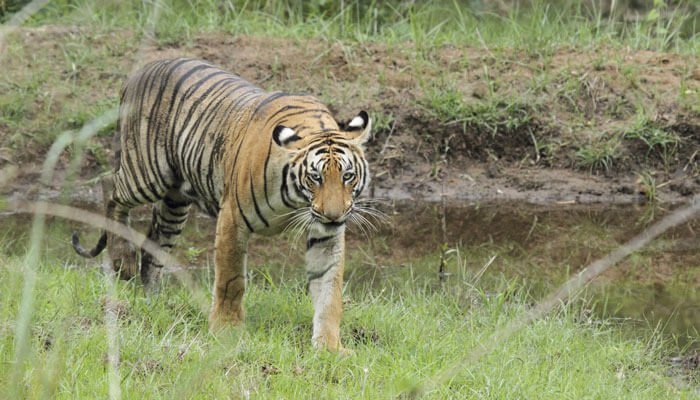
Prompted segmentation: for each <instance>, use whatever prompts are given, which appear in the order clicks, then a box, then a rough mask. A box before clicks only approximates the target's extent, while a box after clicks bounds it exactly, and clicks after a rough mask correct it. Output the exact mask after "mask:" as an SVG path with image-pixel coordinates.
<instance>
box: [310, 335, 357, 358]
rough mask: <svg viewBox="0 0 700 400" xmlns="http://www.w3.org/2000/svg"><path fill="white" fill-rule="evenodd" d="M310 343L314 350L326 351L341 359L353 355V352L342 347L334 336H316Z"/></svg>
mask: <svg viewBox="0 0 700 400" xmlns="http://www.w3.org/2000/svg"><path fill="white" fill-rule="evenodd" d="M311 342H312V343H313V346H314V348H316V349H318V350H327V351H330V352H332V353H337V354H338V355H340V356H343V357H349V356H352V355H353V354H355V352H354V351H353V350H351V349H348V348H345V347H343V345H341V344H340V339H339V338H338V337H337V336H335V335H328V336H317V337H314V338H312V339H311Z"/></svg>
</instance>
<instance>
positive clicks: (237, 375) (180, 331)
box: [0, 256, 693, 399]
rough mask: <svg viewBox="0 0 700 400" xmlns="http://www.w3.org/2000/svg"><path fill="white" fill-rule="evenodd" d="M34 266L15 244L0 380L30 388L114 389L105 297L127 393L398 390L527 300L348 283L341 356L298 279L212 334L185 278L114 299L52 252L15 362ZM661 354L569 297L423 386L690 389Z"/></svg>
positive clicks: (95, 279) (546, 394)
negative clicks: (317, 339)
mask: <svg viewBox="0 0 700 400" xmlns="http://www.w3.org/2000/svg"><path fill="white" fill-rule="evenodd" d="M25 267H26V266H25V265H23V262H22V259H21V258H18V257H14V256H12V257H9V258H8V257H3V263H2V266H1V268H0V291H1V292H2V293H3V299H4V300H3V302H2V303H1V305H0V329H2V331H3V334H2V335H1V336H0V337H2V339H0V362H1V363H2V365H3V368H2V372H1V373H0V388H2V390H3V393H11V394H17V395H19V397H22V398H43V397H47V396H48V397H51V398H71V399H73V398H106V397H108V395H109V392H108V390H109V389H108V388H109V385H108V370H109V368H108V362H107V359H108V357H107V352H108V344H107V335H108V327H107V325H106V316H105V315H106V314H105V305H106V304H112V306H111V307H112V308H111V309H112V310H113V312H114V315H116V326H115V330H113V331H112V333H113V334H115V335H116V338H117V340H118V347H119V364H118V381H119V385H118V386H119V388H120V390H121V395H122V398H124V399H128V398H246V397H247V396H248V395H250V396H259V397H264V398H312V397H313V398H390V397H394V396H395V395H397V394H398V393H402V392H404V391H407V390H410V389H411V388H412V387H413V385H415V384H417V383H419V382H421V381H422V380H425V379H427V378H430V377H431V376H433V375H435V374H436V373H438V372H440V371H441V370H442V369H444V368H447V367H449V366H451V365H453V364H454V363H455V362H459V360H460V359H461V358H462V357H464V356H465V355H466V354H468V353H469V352H470V351H471V350H475V349H479V348H480V346H481V345H482V344H486V343H488V340H489V337H490V335H491V334H493V333H494V331H496V330H498V329H499V328H500V327H503V326H504V325H505V324H506V323H507V322H508V321H510V320H512V319H513V318H514V317H515V316H517V315H519V314H521V313H523V312H525V311H526V309H527V306H526V304H527V301H528V296H527V295H526V294H525V293H524V292H521V291H517V290H516V291H514V292H513V291H510V292H508V291H503V292H501V293H500V294H496V295H493V294H490V295H486V294H485V292H483V291H481V290H476V289H466V288H465V289H464V290H460V291H456V292H453V291H444V290H441V289H440V287H439V286H438V287H431V286H425V285H423V284H421V283H420V280H419V279H416V280H414V281H406V282H404V283H403V284H398V285H390V286H385V287H384V288H383V289H382V290H380V291H376V290H372V289H370V288H369V287H366V288H362V287H355V288H354V289H348V290H347V291H346V292H347V293H346V313H345V316H344V321H343V339H344V342H345V344H346V346H347V347H349V348H350V349H352V350H353V351H354V355H352V356H349V357H340V356H336V355H334V354H330V353H326V352H319V351H316V350H314V349H313V348H312V347H311V346H310V340H309V338H310V322H311V315H312V307H311V304H310V301H309V299H308V297H307V296H306V295H305V293H304V290H303V287H304V284H303V282H302V281H301V280H299V279H298V278H292V279H291V280H288V281H286V282H284V283H281V284H270V282H269V281H266V280H265V279H262V278H261V277H260V275H258V277H257V279H256V278H255V277H254V278H253V279H252V284H251V285H250V286H249V290H248V293H247V294H246V304H247V311H248V318H247V321H246V324H245V326H244V327H242V328H239V329H237V330H234V331H232V332H230V333H229V334H224V335H222V336H219V337H214V336H212V335H210V334H209V333H208V331H207V323H206V316H205V314H203V313H202V312H201V311H200V309H199V307H198V306H197V304H195V303H194V302H193V301H192V300H191V296H190V294H189V292H188V291H187V290H186V289H184V288H182V287H180V286H178V285H175V284H172V285H167V286H166V287H165V288H164V290H163V291H162V292H161V293H160V294H159V295H158V296H155V297H152V298H147V297H145V296H144V294H143V292H142V290H141V289H140V288H138V286H135V285H134V284H130V283H124V282H117V286H116V289H115V292H114V298H113V299H112V300H111V302H109V301H108V300H107V299H108V298H110V294H109V293H110V290H109V285H108V283H107V280H106V277H105V276H104V275H103V274H101V273H100V272H99V271H98V270H97V268H95V267H74V266H71V265H70V264H69V265H66V264H64V263H61V262H60V261H59V260H57V259H51V260H44V261H42V262H41V264H40V265H39V267H38V271H37V273H38V276H37V282H38V283H37V286H36V288H35V290H34V294H35V309H34V316H33V318H32V322H31V329H30V332H31V334H30V338H29V348H28V352H27V354H25V355H24V358H23V359H24V362H23V363H21V364H19V365H18V364H16V363H15V362H14V361H13V360H14V358H15V353H14V347H15V345H14V342H13V341H14V335H13V327H14V321H15V320H16V319H17V317H18V315H17V310H18V303H19V299H20V298H21V297H22V296H21V291H22V289H21V288H22V281H23V273H22V271H23V268H25ZM299 275H301V274H299ZM266 282H267V284H266ZM350 285H352V283H351V284H350ZM202 286H203V287H205V288H206V287H208V280H207V279H204V281H203V283H202ZM505 287H507V286H505ZM505 287H503V288H505ZM503 288H502V289H503ZM661 359H662V349H661V347H660V346H659V342H657V341H654V340H650V341H641V340H630V339H628V338H625V337H624V336H623V335H622V334H621V331H620V329H619V328H618V327H616V326H615V325H611V324H609V323H606V322H605V321H597V320H590V318H584V317H583V314H582V313H581V308H580V304H579V305H571V304H570V305H569V306H566V307H564V308H562V309H559V310H558V311H557V312H555V313H554V314H552V315H550V316H549V317H546V318H544V319H542V320H540V321H536V322H535V323H534V324H532V325H530V326H528V327H526V328H525V329H524V330H523V331H522V332H520V333H518V334H516V335H515V336H513V337H512V338H510V339H509V340H506V341H504V342H503V343H500V344H499V346H497V349H496V350H495V351H494V352H492V353H490V354H487V355H486V356H485V357H484V358H483V359H481V360H480V361H479V362H477V363H475V364H470V365H464V366H463V368H462V369H461V371H460V373H459V374H458V375H457V376H455V377H454V378H452V379H450V380H449V381H447V382H443V383H440V384H438V385H437V387H436V388H435V389H434V390H432V391H431V392H429V393H428V394H427V396H426V398H447V397H450V398H467V397H486V398H517V397H520V398H553V397H557V398H561V397H566V398H582V397H594V398H629V397H635V398H671V397H672V398H678V396H681V397H688V398H689V397H692V395H693V392H692V391H691V390H688V391H686V390H685V389H682V388H676V387H675V386H673V384H672V383H671V381H670V380H669V378H668V377H667V376H666V373H665V368H666V367H665V366H664V364H663V363H662V361H661Z"/></svg>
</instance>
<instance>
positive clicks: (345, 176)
mask: <svg viewBox="0 0 700 400" xmlns="http://www.w3.org/2000/svg"><path fill="white" fill-rule="evenodd" d="M354 177H355V173H354V172H346V173H344V174H343V180H344V181H345V182H347V181H350V180H352V178H354Z"/></svg>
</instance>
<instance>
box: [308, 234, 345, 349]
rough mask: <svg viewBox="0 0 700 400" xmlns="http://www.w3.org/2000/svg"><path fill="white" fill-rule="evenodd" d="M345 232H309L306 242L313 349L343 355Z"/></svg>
mask: <svg viewBox="0 0 700 400" xmlns="http://www.w3.org/2000/svg"><path fill="white" fill-rule="evenodd" d="M344 268H345V232H344V228H340V230H338V231H337V232H336V233H335V234H331V235H329V234H327V233H322V232H316V231H314V230H313V229H312V230H311V232H309V238H308V240H307V242H306V275H307V278H308V280H309V292H310V294H311V299H312V301H313V305H314V319H313V336H312V338H311V340H312V342H313V345H314V347H316V348H323V349H328V350H332V351H342V350H343V347H342V345H341V343H340V319H341V317H342V314H343V299H342V292H343V271H344Z"/></svg>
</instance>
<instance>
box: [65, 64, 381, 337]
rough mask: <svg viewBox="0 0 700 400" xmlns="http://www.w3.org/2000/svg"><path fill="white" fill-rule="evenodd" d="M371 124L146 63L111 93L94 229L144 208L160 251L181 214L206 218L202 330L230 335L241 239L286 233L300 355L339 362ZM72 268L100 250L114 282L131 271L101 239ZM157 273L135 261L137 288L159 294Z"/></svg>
mask: <svg viewBox="0 0 700 400" xmlns="http://www.w3.org/2000/svg"><path fill="white" fill-rule="evenodd" d="M371 126H372V121H371V119H370V117H369V115H368V113H367V112H366V111H360V112H359V113H358V114H357V116H355V117H354V118H352V119H351V120H349V121H348V122H345V123H341V122H337V121H336V120H335V119H334V117H333V116H332V115H331V112H330V111H329V110H328V108H327V107H326V106H325V105H323V104H322V103H321V101H320V100H318V99H317V98H316V97H314V96H312V95H308V94H295V93H289V92H282V91H274V92H268V91H265V90H263V89H261V88H259V87H258V86H256V85H254V84H252V83H250V82H248V81H246V80H245V79H243V78H241V77H239V76H237V75H235V74H233V73H231V72H227V71H225V70H223V69H221V68H219V67H217V66H215V65H212V64H210V63H208V62H206V61H202V60H196V59H190V58H177V59H166V60H158V61H154V62H152V63H149V64H147V65H145V66H144V67H143V68H141V69H140V70H138V71H137V72H135V73H133V74H132V75H130V76H129V77H128V78H127V80H126V82H125V83H124V85H123V86H122V90H121V93H120V105H119V117H118V123H117V130H118V134H119V135H120V137H119V140H120V149H119V150H118V152H115V153H118V154H115V158H116V159H117V160H118V162H117V163H115V167H114V171H113V172H112V174H111V187H112V189H111V192H109V193H106V194H105V195H106V196H108V197H106V200H105V217H106V218H107V219H109V220H113V221H116V222H118V223H122V224H125V225H129V212H130V210H131V209H133V208H134V207H137V206H139V205H143V204H149V203H153V216H152V219H151V224H150V229H149V231H148V234H147V237H148V239H150V240H151V241H153V242H155V243H156V244H158V245H160V246H161V248H162V249H164V250H165V251H171V250H172V248H173V246H174V240H175V238H176V237H177V236H178V235H179V234H180V233H181V231H182V229H183V227H184V225H185V222H186V220H187V217H188V215H189V212H190V208H191V206H192V205H193V204H196V205H197V206H198V207H199V209H201V210H203V211H204V212H206V213H207V214H209V215H211V216H213V217H215V218H216V239H215V256H214V264H215V265H214V270H215V273H214V285H213V300H212V306H211V311H210V314H209V328H210V330H211V331H218V330H220V329H221V328H224V327H226V326H230V325H235V324H239V323H242V322H243V320H244V317H245V311H244V307H243V295H244V292H245V288H246V259H247V244H248V240H249V238H250V237H251V236H252V235H253V234H257V235H274V234H278V233H280V232H281V231H284V230H285V229H287V228H289V227H290V226H291V227H294V228H298V229H301V230H302V231H303V232H304V233H306V235H307V238H306V254H305V264H306V265H305V270H306V275H307V280H308V282H307V283H308V292H309V293H310V296H311V299H312V303H313V308H314V313H313V328H312V330H313V331H312V338H311V342H312V345H313V346H314V347H316V348H320V349H328V350H331V351H341V350H344V349H343V347H342V345H341V341H340V323H341V316H342V312H343V307H342V305H343V304H342V296H341V294H342V287H343V271H344V264H345V251H346V250H345V229H346V225H347V223H348V222H352V221H353V220H356V221H360V222H361V221H362V220H366V219H365V218H364V217H363V216H362V215H363V214H362V210H363V208H364V209H370V207H366V206H362V205H361V202H360V201H358V197H359V196H360V194H361V193H362V192H363V190H364V189H365V188H366V187H367V186H368V184H369V182H370V174H369V167H368V162H367V159H366V157H365V144H366V143H367V142H368V140H369V139H370V136H371V133H370V132H371ZM72 245H73V248H74V249H75V251H76V252H77V253H78V254H80V255H81V256H84V257H95V256H97V255H98V254H100V253H101V252H102V251H103V250H104V248H105V247H107V248H108V254H109V257H110V259H111V260H112V266H113V268H114V269H115V271H117V272H118V273H119V276H120V277H121V278H123V279H131V278H133V277H134V276H135V275H136V274H137V272H138V270H139V268H138V264H137V257H138V254H137V251H136V250H135V249H134V247H133V245H131V244H130V243H129V242H128V241H126V240H125V239H123V238H120V237H117V236H116V235H113V234H111V233H109V232H107V231H106V230H105V231H102V234H101V236H100V238H99V241H98V243H97V245H96V246H95V247H94V248H92V249H85V248H83V247H82V245H81V244H80V239H79V235H78V233H77V232H74V233H73V236H72ZM162 267H163V265H161V264H159V263H158V262H157V261H156V260H155V259H154V258H153V257H152V256H151V255H150V254H149V253H147V252H145V251H143V250H141V257H140V278H141V281H142V283H143V284H144V285H145V286H146V287H153V285H156V284H157V283H158V282H159V276H160V274H161V270H162Z"/></svg>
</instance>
